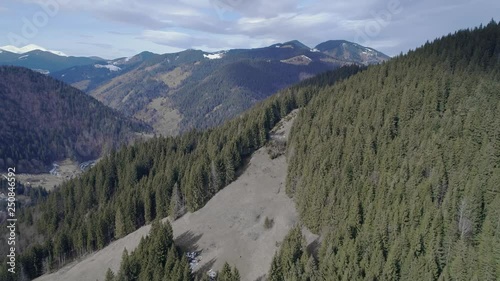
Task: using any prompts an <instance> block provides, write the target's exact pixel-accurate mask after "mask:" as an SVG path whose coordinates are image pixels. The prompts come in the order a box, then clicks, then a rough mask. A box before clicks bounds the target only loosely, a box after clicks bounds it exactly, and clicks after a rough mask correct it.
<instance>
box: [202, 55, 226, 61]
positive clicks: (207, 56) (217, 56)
mask: <svg viewBox="0 0 500 281" xmlns="http://www.w3.org/2000/svg"><path fill="white" fill-rule="evenodd" d="M223 56H224V53H217V54H203V57H205V58H207V59H209V60H217V59H221V58H222V57H223Z"/></svg>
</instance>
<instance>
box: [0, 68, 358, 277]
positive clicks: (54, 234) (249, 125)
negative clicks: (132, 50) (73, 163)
mask: <svg viewBox="0 0 500 281" xmlns="http://www.w3.org/2000/svg"><path fill="white" fill-rule="evenodd" d="M359 71H360V68H359V67H357V66H347V67H343V68H340V69H338V70H337V71H335V72H332V73H331V74H330V75H328V76H321V77H320V78H318V79H317V80H318V81H317V82H315V83H311V82H310V81H309V82H307V83H310V84H312V85H315V86H314V87H313V86H307V83H304V85H306V86H304V87H294V88H291V89H287V90H284V91H282V92H280V93H278V94H276V95H274V96H273V97H271V98H270V99H267V100H266V101H265V102H262V103H261V104H259V105H257V106H256V107H254V108H253V109H252V110H250V111H248V112H247V113H245V114H243V115H242V116H241V117H238V118H236V119H234V120H232V121H230V122H227V123H226V124H225V125H223V126H221V127H217V128H215V129H211V130H208V131H205V132H190V133H187V134H184V135H182V136H180V137H158V138H154V139H151V140H149V141H147V142H144V143H140V144H136V145H134V146H131V147H126V148H123V149H121V150H119V151H117V152H113V153H111V154H110V155H109V156H107V157H104V158H103V159H102V160H101V161H100V162H99V163H98V164H97V165H96V166H95V167H94V168H92V169H90V170H89V171H88V172H87V173H85V174H83V175H82V176H81V177H80V178H77V179H73V180H70V181H68V182H66V183H64V184H63V185H62V186H60V188H59V189H58V190H57V191H55V192H53V193H51V194H50V195H49V196H48V197H47V198H46V199H44V200H43V202H41V203H40V204H38V205H37V206H35V207H32V208H29V209H26V210H25V211H24V212H23V213H22V215H21V217H20V221H19V224H20V232H21V233H25V235H24V236H22V240H23V241H24V242H23V243H24V244H23V245H25V246H23V247H21V248H20V249H19V254H20V255H21V258H20V266H21V267H22V274H20V275H19V276H16V278H22V277H23V276H26V277H27V278H29V279H33V278H34V277H37V276H39V275H41V274H43V273H45V272H47V271H48V270H54V269H57V268H60V267H61V266H62V265H64V264H66V263H67V262H68V261H70V260H72V259H74V258H77V257H81V256H82V255H85V254H86V253H91V252H93V251H95V250H98V249H102V248H103V247H104V246H105V245H107V244H109V243H110V242H111V241H112V240H114V239H116V238H120V237H123V236H124V235H126V234H128V233H130V232H132V231H134V230H135V229H137V228H138V227H140V226H142V225H144V224H146V223H149V222H152V221H153V220H154V219H156V218H164V217H166V216H167V215H169V214H172V215H175V216H177V215H178V214H179V212H180V211H181V210H182V209H184V208H186V209H187V210H189V211H194V210H198V209H200V208H201V207H202V206H203V205H204V204H205V203H206V202H207V201H208V200H209V199H210V198H211V197H212V196H213V195H214V194H216V193H217V192H218V191H219V190H220V189H221V188H223V187H225V186H226V185H227V184H229V183H230V182H232V181H233V180H234V179H235V177H236V176H237V172H238V170H239V169H240V168H242V167H243V166H244V163H245V162H244V161H243V160H244V159H245V158H246V157H248V156H249V155H251V153H252V152H254V151H255V150H257V149H258V148H260V147H262V146H263V145H264V144H265V143H266V141H267V138H268V134H269V131H270V129H271V128H273V127H274V125H275V124H276V123H277V122H278V121H279V120H280V119H281V118H282V117H284V116H286V115H287V114H288V113H290V112H291V111H292V110H294V109H295V108H297V107H301V106H304V105H306V104H307V103H308V102H309V100H310V98H311V97H312V96H313V95H314V94H315V93H316V92H317V89H316V88H317V87H318V86H317V85H318V84H320V85H324V86H326V85H328V84H331V83H334V82H335V81H338V80H342V79H345V78H346V77H349V76H351V75H353V74H355V73H357V72H359ZM35 237H37V238H38V239H34V238H35ZM4 244H5V245H7V244H6V243H4ZM2 245H3V244H2ZM160 254H161V253H160ZM141 261H143V262H148V261H147V260H141ZM159 261H161V262H162V265H164V264H163V262H164V260H161V259H160V260H159ZM3 264H4V266H6V264H5V263H3ZM146 266H147V265H146V264H144V263H142V262H141V264H140V265H138V269H137V270H141V269H143V270H147V271H148V272H149V273H151V274H153V272H150V271H149V270H150V268H149V267H146ZM0 272H6V270H4V269H2V270H1V271H0ZM131 274H135V273H134V272H132V273H131ZM4 277H5V278H13V276H11V275H8V276H1V275H0V278H2V280H4V279H3V278H4ZM5 280H11V279H5Z"/></svg>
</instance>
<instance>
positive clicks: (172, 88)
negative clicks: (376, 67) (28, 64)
mask: <svg viewBox="0 0 500 281" xmlns="http://www.w3.org/2000/svg"><path fill="white" fill-rule="evenodd" d="M342 42H345V44H346V46H348V48H346V50H348V51H344V52H342V53H340V52H338V51H335V50H333V49H332V48H327V47H328V46H325V43H323V44H320V45H318V47H316V48H311V47H308V46H307V45H305V44H303V43H301V42H300V41H297V40H294V41H289V42H285V43H278V44H273V45H271V46H268V47H263V48H255V49H232V50H225V51H218V52H204V51H200V50H186V51H182V52H179V53H173V54H163V55H158V54H153V53H150V52H143V53H140V54H138V55H136V56H133V57H130V58H119V59H115V60H109V61H102V62H94V63H93V64H90V65H84V66H74V67H71V68H68V69H64V70H61V71H56V72H52V73H51V76H53V77H54V78H56V79H59V80H61V81H64V82H66V83H69V84H71V85H73V86H74V87H77V88H78V89H80V90H82V91H85V92H87V93H89V94H90V95H91V96H93V97H95V98H97V99H98V100H99V101H101V102H103V103H104V104H105V105H108V106H110V107H112V108H114V109H117V110H118V111H120V112H122V113H124V114H126V115H128V116H133V117H135V118H138V119H140V120H142V121H144V122H146V123H148V124H149V125H151V126H153V128H155V131H156V132H157V133H159V134H164V135H175V134H178V133H179V132H183V131H186V130H190V129H193V128H195V129H204V128H209V127H213V126H216V125H219V124H221V123H223V122H224V121H225V120H228V119H230V118H233V117H235V116H237V115H238V114H239V113H241V112H243V111H244V110H246V109H248V108H250V107H251V106H252V105H253V104H255V103H257V102H258V101H261V100H263V99H265V98H266V97H268V96H270V95H272V94H274V93H275V92H276V91H278V90H280V89H283V88H285V87H287V86H290V85H292V84H294V83H297V82H299V81H301V80H303V79H306V78H309V77H312V76H315V75H317V74H319V73H323V72H325V71H328V70H333V69H336V68H338V67H340V66H343V65H351V64H356V65H369V64H377V63H381V62H383V61H386V60H387V59H389V57H388V56H386V55H384V54H382V53H380V52H378V51H375V50H373V49H369V48H365V47H362V46H360V45H357V44H355V43H350V42H347V41H342ZM318 48H320V49H318ZM365 53H366V54H365Z"/></svg>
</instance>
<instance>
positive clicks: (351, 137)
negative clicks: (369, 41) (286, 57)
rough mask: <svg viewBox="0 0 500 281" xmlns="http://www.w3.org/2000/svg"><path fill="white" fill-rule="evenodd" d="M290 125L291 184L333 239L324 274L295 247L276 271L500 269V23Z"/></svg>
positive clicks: (453, 39) (397, 64)
mask: <svg viewBox="0 0 500 281" xmlns="http://www.w3.org/2000/svg"><path fill="white" fill-rule="evenodd" d="M291 135H292V140H291V142H290V144H289V147H288V155H289V158H290V160H289V173H288V179H287V192H288V193H289V195H290V196H293V197H294V198H295V201H296V203H297V208H298V211H299V212H300V215H301V218H302V221H303V222H304V224H305V225H306V226H307V227H308V228H309V229H311V230H313V231H315V232H317V233H319V234H322V236H323V242H322V246H321V249H320V251H319V253H318V263H317V272H316V274H313V276H315V277H307V278H303V277H304V276H311V274H308V273H307V272H306V271H307V270H308V267H307V266H306V265H307V263H306V262H307V261H308V260H307V259H303V260H302V262H301V261H299V260H298V259H297V258H296V257H290V258H286V259H285V261H284V262H282V264H283V265H284V264H286V263H293V264H294V265H295V273H294V274H292V277H290V276H289V277H287V278H285V279H273V280H499V278H500V25H499V24H497V23H495V22H491V23H490V24H488V25H487V26H486V27H480V28H476V29H474V30H462V31H459V32H456V33H455V34H453V35H448V36H445V37H443V38H441V39H439V40H436V41H435V42H433V43H427V44H425V45H424V46H423V47H422V48H419V49H417V50H415V51H411V52H409V53H408V54H407V55H404V56H400V57H398V58H396V59H393V60H391V61H389V62H387V63H384V64H383V65H380V66H376V67H371V68H369V69H368V70H367V71H365V72H363V73H360V74H358V75H356V76H353V77H351V78H350V79H348V80H347V81H344V82H342V83H339V84H336V85H334V86H333V87H331V88H328V89H325V90H323V91H322V92H321V93H320V94H319V95H316V96H315V98H313V100H312V101H311V103H310V104H309V105H308V106H307V107H305V108H304V109H303V110H302V111H301V112H300V114H299V116H298V117H297V119H296V121H295V124H294V127H293V128H292V133H291ZM293 245H297V243H295V244H293ZM293 245H292V246H293ZM299 246H300V243H299ZM282 252H283V251H282ZM278 269H279V268H278ZM283 269H286V268H282V270H283ZM275 271H276V270H275ZM273 274H274V275H276V272H274V273H273ZM286 274H288V271H282V275H280V274H279V271H278V274H277V275H280V276H285V277H286V276H287V275H286ZM294 278H295V279H294Z"/></svg>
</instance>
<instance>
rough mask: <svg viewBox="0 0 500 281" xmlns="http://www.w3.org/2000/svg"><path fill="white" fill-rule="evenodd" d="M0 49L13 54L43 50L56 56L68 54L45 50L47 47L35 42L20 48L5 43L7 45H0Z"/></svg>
mask: <svg viewBox="0 0 500 281" xmlns="http://www.w3.org/2000/svg"><path fill="white" fill-rule="evenodd" d="M0 50H4V51H7V52H11V53H14V54H25V53H29V52H32V51H43V52H49V53H52V54H54V55H58V56H62V57H67V56H68V55H66V54H65V53H63V52H60V51H51V50H47V49H45V48H43V47H40V46H38V45H35V44H29V45H26V46H24V47H21V48H18V47H16V46H12V45H7V46H3V47H0Z"/></svg>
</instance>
